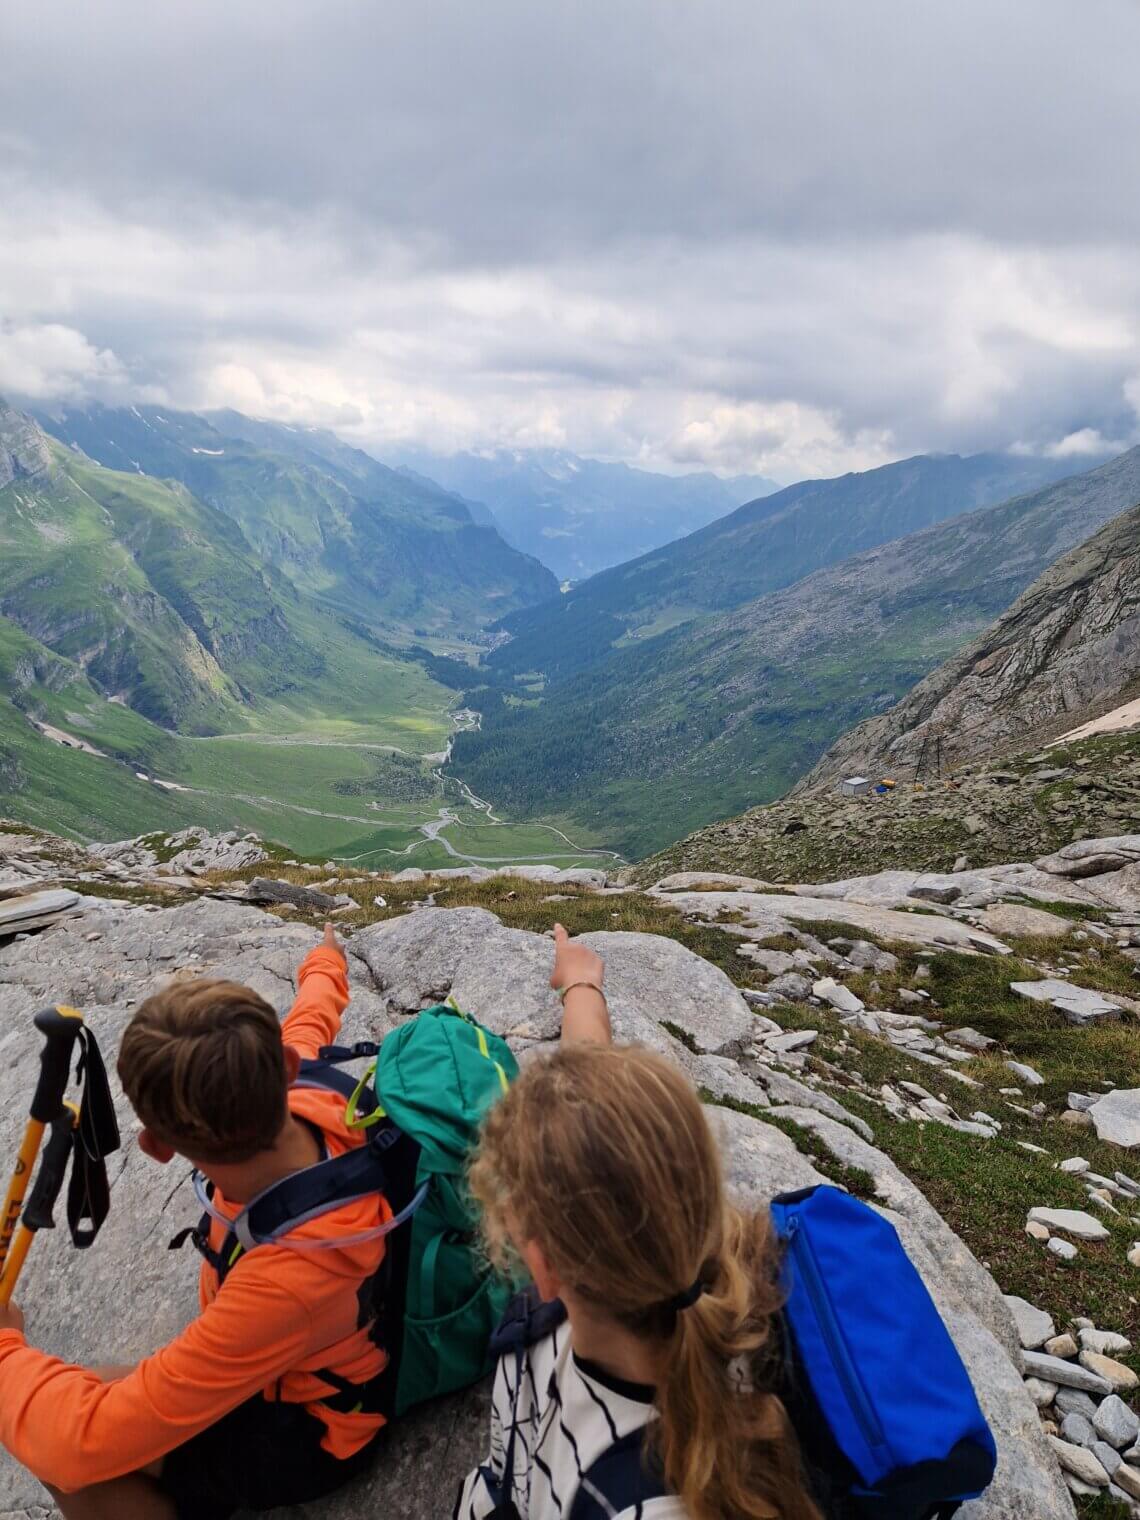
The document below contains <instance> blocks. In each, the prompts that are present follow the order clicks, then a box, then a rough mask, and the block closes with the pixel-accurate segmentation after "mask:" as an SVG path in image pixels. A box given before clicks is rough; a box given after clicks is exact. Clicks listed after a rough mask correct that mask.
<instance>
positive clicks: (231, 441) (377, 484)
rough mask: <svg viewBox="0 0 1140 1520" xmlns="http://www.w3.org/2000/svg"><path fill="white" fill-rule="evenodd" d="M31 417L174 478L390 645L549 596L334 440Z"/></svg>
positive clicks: (171, 414) (470, 626) (457, 512)
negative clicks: (382, 634) (393, 639)
mask: <svg viewBox="0 0 1140 1520" xmlns="http://www.w3.org/2000/svg"><path fill="white" fill-rule="evenodd" d="M38 416H39V419H40V421H41V423H42V424H43V425H44V426H45V427H46V428H47V430H48V431H50V432H51V433H52V434H53V435H54V436H55V437H56V438H58V439H59V440H60V441H61V442H62V443H64V444H66V445H68V446H70V447H71V448H73V449H79V450H81V451H82V452H83V453H84V454H86V455H87V456H88V457H89V458H90V459H92V460H93V461H94V462H96V463H99V464H102V465H104V466H105V467H106V468H111V469H130V470H133V471H135V472H137V473H140V474H146V475H150V476H153V477H155V478H158V479H173V480H177V481H179V482H180V483H181V484H182V485H183V486H185V487H186V488H187V489H188V490H190V491H191V492H192V493H193V494H194V495H195V496H196V497H197V498H198V499H199V500H201V501H204V502H206V503H207V504H209V505H210V506H211V507H214V508H216V509H217V510H219V511H221V512H224V513H225V514H226V515H227V516H229V517H231V518H232V519H233V520H234V521H235V522H236V523H237V524H238V526H239V527H240V528H241V530H242V532H243V534H244V535H245V537H246V539H247V540H248V541H249V544H250V546H251V547H252V549H253V550H254V551H256V552H257V554H259V555H260V556H261V558H262V559H263V560H265V561H266V562H267V563H269V564H271V565H273V566H274V567H275V568H276V569H277V570H279V571H281V572H282V573H283V574H284V575H286V576H287V577H288V578H289V579H290V580H291V581H293V582H294V583H295V584H296V585H297V586H298V588H299V589H300V590H302V591H304V592H305V593H306V594H308V595H311V596H314V597H317V598H319V599H321V600H323V601H325V602H327V603H328V604H329V605H330V606H334V607H336V608H338V609H339V610H340V611H342V612H344V613H347V614H349V615H351V616H353V617H357V618H361V619H363V620H364V621H365V622H367V623H369V624H371V625H372V626H374V627H376V628H380V629H383V630H385V631H386V632H387V633H388V634H389V635H394V636H404V637H406V636H407V635H408V634H413V635H418V636H421V637H423V636H428V635H431V634H439V635H442V636H447V635H457V634H458V635H460V636H465V637H470V636H472V635H473V634H474V633H475V632H476V631H477V629H478V628H479V626H481V625H482V624H485V623H488V622H490V621H492V620H493V619H495V618H497V617H499V616H501V615H502V613H503V612H504V611H506V610H510V609H511V608H513V607H518V606H522V605H526V604H528V603H530V602H536V601H541V600H543V599H544V598H547V597H550V596H553V595H554V594H556V592H557V589H558V588H557V582H556V581H555V579H554V577H553V576H552V575H551V573H550V572H549V571H548V570H547V569H546V568H545V567H544V566H542V565H540V564H539V563H538V562H537V560H534V559H531V558H529V557H527V556H525V555H522V554H520V553H519V552H518V551H517V550H515V549H512V548H511V547H510V546H509V545H508V544H506V543H505V542H504V540H503V539H502V537H501V536H500V534H499V533H498V531H497V530H496V529H495V528H494V527H493V526H490V525H488V524H486V523H476V522H475V521H474V519H473V518H472V517H471V514H470V513H469V512H468V510H467V508H466V506H465V505H464V503H462V502H461V501H459V500H458V499H457V498H456V497H454V496H453V495H450V494H449V493H447V492H444V491H443V490H442V489H440V488H438V487H436V486H435V485H434V484H432V483H431V482H416V481H412V480H409V479H407V478H406V477H404V476H402V475H401V474H399V473H398V472H397V471H395V470H391V469H389V468H388V467H387V466H386V465H383V464H381V463H380V462H379V461H378V460H375V459H373V458H372V457H371V456H370V455H367V454H365V453H363V452H362V451H361V450H359V449H354V448H352V447H351V445H348V444H344V443H342V442H341V440H339V439H338V438H336V437H335V435H334V434H331V433H327V432H323V431H321V430H319V429H312V430H310V429H305V430H298V429H294V428H289V427H287V426H285V425H283V424H280V423H269V422H258V421H256V420H255V419H252V418H246V417H242V416H241V414H239V413H236V412H225V413H216V414H214V417H213V420H211V419H209V418H206V417H204V416H202V415H200V414H198V413H193V412H177V411H172V410H169V409H164V408H159V407H142V408H140V407H129V408H108V407H101V406H89V407H86V408H78V409H77V408H69V407H58V406H57V407H47V408H40V409H39V411H38ZM219 425H220V426H219Z"/></svg>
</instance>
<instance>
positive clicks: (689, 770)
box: [454, 449, 1140, 856]
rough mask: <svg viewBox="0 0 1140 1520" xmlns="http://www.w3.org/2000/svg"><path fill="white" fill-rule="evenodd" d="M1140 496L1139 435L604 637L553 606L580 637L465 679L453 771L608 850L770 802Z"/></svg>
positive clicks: (499, 659)
mask: <svg viewBox="0 0 1140 1520" xmlns="http://www.w3.org/2000/svg"><path fill="white" fill-rule="evenodd" d="M1137 500H1140V449H1137V450H1133V451H1131V452H1130V453H1128V454H1125V455H1122V456H1121V457H1120V458H1119V459H1116V460H1113V461H1111V462H1110V463H1109V464H1106V465H1103V466H1101V467H1100V468H1098V469H1096V470H1093V471H1090V472H1089V473H1087V474H1085V475H1081V476H1076V477H1073V478H1071V479H1069V480H1065V481H1061V482H1059V483H1057V484H1055V485H1052V486H1048V487H1046V488H1044V489H1043V490H1040V491H1037V492H1034V493H1031V494H1029V495H1026V496H1021V497H1017V498H1014V499H1013V500H1011V501H1008V502H1004V503H1001V504H999V505H998V506H995V507H990V508H986V509H983V510H979V511H975V512H971V513H967V514H964V515H962V516H960V517H957V518H954V519H952V520H951V521H949V522H946V523H942V524H939V525H937V526H935V527H932V528H928V529H927V530H925V531H924V532H921V533H914V534H910V535H908V536H907V537H904V538H901V539H897V540H895V541H894V542H892V543H888V544H885V545H882V546H879V547H877V548H874V549H871V550H869V551H867V552H865V553H863V554H859V555H856V556H854V557H853V558H850V559H847V560H845V561H843V562H841V563H840V564H837V565H834V566H831V567H829V568H827V569H823V570H820V571H818V572H816V573H815V574H813V575H811V576H808V577H806V578H805V579H803V580H801V581H799V582H798V583H796V584H795V585H792V586H790V587H787V588H785V589H782V590H780V591H777V592H774V593H772V594H769V595H766V596H760V597H758V598H756V599H755V600H753V601H750V602H748V603H746V604H745V605H743V606H740V607H737V608H735V609H734V610H733V611H731V612H729V613H727V614H725V615H721V616H719V617H715V616H707V615H706V616H705V617H703V618H701V619H700V620H695V621H693V622H690V623H689V624H688V625H687V626H683V627H677V628H674V629H672V630H670V631H667V632H663V633H660V634H658V635H656V636H654V637H648V636H647V637H645V638H643V639H641V640H631V641H628V642H627V643H626V644H625V645H624V646H622V647H618V648H616V649H608V648H606V647H605V639H606V633H607V631H608V630H607V627H606V625H605V624H604V620H601V621H602V627H601V628H600V629H599V628H597V627H594V626H591V623H590V620H589V619H585V620H583V619H581V618H579V617H578V616H577V615H576V614H574V613H573V612H572V611H571V610H570V609H569V608H567V610H566V611H565V613H564V618H565V621H566V623H567V624H570V623H571V619H573V620H574V623H573V626H577V624H578V623H580V622H583V621H584V626H583V627H582V629H581V631H582V634H583V637H582V639H581V641H580V642H579V643H578V644H576V645H575V644H573V641H572V638H571V635H570V633H569V632H567V633H564V635H563V640H562V646H561V657H559V656H558V655H557V654H556V655H555V656H553V657H548V649H549V645H548V644H547V643H545V642H544V641H543V640H542V639H539V640H538V641H537V647H532V646H531V645H530V644H529V642H528V640H527V638H526V636H525V634H524V633H523V632H522V631H519V632H518V633H517V634H516V637H515V639H514V640H513V641H512V643H511V644H509V645H507V646H505V648H504V649H503V650H502V651H501V652H496V654H495V656H493V657H492V662H491V668H490V671H489V673H488V677H487V680H488V684H487V685H486V686H485V687H484V689H483V690H482V691H479V692H476V691H469V693H468V700H469V701H472V702H473V703H474V704H475V705H476V706H477V707H481V708H482V710H483V714H484V716H483V724H482V728H481V731H480V732H478V733H472V734H464V735H461V736H460V737H459V738H458V740H457V742H456V748H455V757H454V759H455V767H456V770H457V772H458V773H459V774H461V775H462V776H464V778H465V779H467V780H468V781H469V782H470V783H471V785H472V786H473V787H474V788H475V789H476V791H478V790H479V789H480V788H481V787H483V786H486V785H488V784H489V779H490V777H491V776H494V778H495V784H496V787H497V793H496V795H497V796H498V797H499V798H500V799H502V801H503V802H504V803H505V804H506V805H507V806H509V807H511V808H513V809H515V810H516V811H518V812H522V813H526V814H527V815H529V816H556V817H559V818H568V819H570V820H572V821H573V823H575V824H577V825H580V826H585V827H589V828H590V829H591V830H592V831H593V832H594V833H595V835H596V836H598V837H600V838H602V839H604V840H606V841H607V842H608V843H611V844H613V845H614V847H615V848H617V849H620V850H622V852H623V853H625V854H628V855H632V856H640V855H644V854H647V853H650V852H651V851H653V850H655V849H661V848H663V847H665V846H666V845H668V844H669V843H671V842H672V841H673V840H675V839H677V838H679V837H680V836H682V835H683V834H686V833H688V832H690V831H691V830H693V829H695V828H698V827H699V826H700V825H702V824H704V823H708V822H711V821H712V820H714V819H717V818H723V817H726V816H729V815H731V814H734V813H738V812H740V811H742V810H743V809H744V808H746V807H749V806H752V805H755V804H757V803H762V802H766V801H770V800H771V799H773V798H775V797H778V796H780V795H781V794H782V793H783V792H785V791H786V790H787V789H788V787H789V786H791V785H792V784H793V783H794V782H795V781H796V780H797V779H798V778H799V776H801V775H802V774H803V773H804V772H805V771H806V770H808V769H810V767H811V766H812V765H813V764H814V763H815V761H816V760H817V759H818V757H819V756H820V754H822V752H823V751H824V750H825V749H826V748H827V747H828V745H829V744H830V743H832V742H833V741H834V740H835V739H836V738H837V737H838V736H839V735H840V734H841V733H843V732H845V731H846V730H847V729H848V728H850V727H852V725H853V724H855V723H856V722H859V721H860V720H862V719H863V718H865V717H867V716H868V715H870V714H872V713H875V712H879V711H882V710H884V709H885V708H887V707H889V706H890V705H891V704H892V703H894V702H895V701H896V700H897V699H898V698H899V697H901V696H902V695H903V693H904V692H906V691H907V690H909V689H910V687H912V686H913V685H914V684H915V683H916V682H917V681H918V680H920V679H921V678H922V677H923V676H924V675H926V674H927V672H928V671H930V670H931V669H933V668H934V667H935V666H936V665H938V664H940V663H941V661H942V660H944V659H945V658H946V657H947V656H948V655H949V654H951V653H952V652H953V651H954V650H956V649H957V648H959V647H961V645H962V644H964V643H965V642H966V641H967V640H968V639H969V638H971V637H973V636H974V635H975V634H976V633H978V632H979V630H981V629H982V628H984V627H986V626H987V625H988V624H989V623H990V622H991V621H992V620H993V618H994V617H995V616H996V615H997V614H999V613H1000V612H1001V611H1003V610H1004V608H1005V607H1007V606H1008V605H1009V604H1010V602H1012V601H1013V600H1014V598H1015V597H1016V596H1018V595H1019V594H1020V592H1021V591H1022V590H1024V588H1025V587H1026V586H1027V585H1028V584H1029V583H1030V582H1031V581H1033V580H1034V579H1035V578H1036V577H1037V576H1038V575H1039V574H1040V573H1041V572H1042V571H1043V570H1044V569H1045V568H1046V566H1048V565H1049V564H1051V563H1052V561H1053V560H1055V559H1056V558H1057V557H1058V556H1059V555H1061V554H1063V553H1065V552H1066V551H1067V550H1069V549H1071V548H1072V547H1073V546H1074V545H1075V544H1077V543H1079V542H1081V541H1082V540H1083V539H1084V538H1086V537H1088V536H1089V535H1090V534H1091V533H1093V532H1094V531H1095V530H1096V529H1097V528H1099V527H1100V526H1101V525H1102V524H1103V523H1104V522H1106V521H1107V520H1109V519H1110V518H1112V517H1114V516H1115V515H1116V514H1117V513H1119V512H1121V511H1123V510H1125V509H1126V508H1128V507H1130V506H1131V505H1132V504H1133V503H1134V502H1135V501H1137ZM615 574H616V572H615ZM599 579H601V577H599ZM583 589H587V588H583ZM567 601H569V598H567ZM585 650H589V651H591V654H592V659H591V661H590V663H586V661H585V659H584V657H583V651H585ZM567 651H570V652H569V653H567ZM544 661H545V662H546V663H544ZM504 667H505V668H504ZM583 667H584V668H583Z"/></svg>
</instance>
